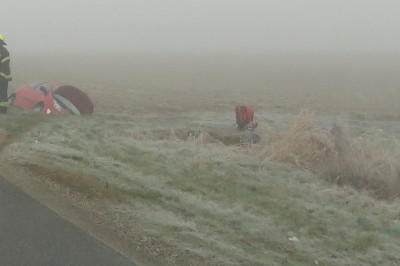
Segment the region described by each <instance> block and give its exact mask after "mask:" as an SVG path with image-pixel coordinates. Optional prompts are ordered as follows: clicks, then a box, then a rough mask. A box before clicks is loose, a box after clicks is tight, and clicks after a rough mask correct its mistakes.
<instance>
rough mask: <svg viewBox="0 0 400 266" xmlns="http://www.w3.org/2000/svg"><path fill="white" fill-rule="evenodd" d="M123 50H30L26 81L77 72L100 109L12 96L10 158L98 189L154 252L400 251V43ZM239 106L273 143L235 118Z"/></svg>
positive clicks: (217, 256) (324, 255)
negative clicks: (355, 47) (106, 54)
mask: <svg viewBox="0 0 400 266" xmlns="http://www.w3.org/2000/svg"><path fill="white" fill-rule="evenodd" d="M103 59H104V58H103ZM119 59H120V60H119V63H118V64H115V65H113V64H112V65H111V67H110V66H109V65H107V62H108V61H107V60H105V61H104V60H100V59H99V58H84V60H81V62H80V64H79V65H78V67H77V65H76V63H77V62H78V61H79V60H78V59H72V60H71V59H68V58H66V57H56V58H21V59H18V58H17V59H16V60H15V63H14V64H15V67H14V69H15V70H14V72H15V76H16V78H15V80H14V82H13V84H12V86H13V87H12V88H15V87H17V86H18V85H19V84H23V83H24V82H26V81H29V80H32V79H33V80H37V79H39V80H51V81H55V82H56V83H58V84H64V83H65V84H72V85H76V86H78V87H80V88H82V89H83V90H85V91H86V92H87V93H88V94H89V96H90V97H91V98H92V99H93V101H94V103H95V108H96V109H95V113H94V114H93V115H92V116H87V117H79V116H70V115H63V116H58V117H56V116H43V115H40V114H36V113H31V112H28V111H23V110H20V109H17V108H10V112H9V115H7V116H4V117H0V125H1V131H0V137H1V138H0V139H1V140H2V146H1V152H2V158H3V159H2V162H1V164H2V165H3V167H4V165H8V166H9V167H14V168H24V169H26V170H27V171H29V172H30V173H32V175H35V176H40V177H41V178H46V179H48V180H50V181H51V182H52V183H56V184H60V185H61V186H62V187H63V188H65V189H67V190H69V191H71V193H78V194H79V195H83V197H84V200H85V201H86V202H88V203H89V206H91V207H90V208H88V210H87V212H88V213H90V212H96V211H97V214H98V215H97V216H96V217H97V218H96V219H102V221H103V222H102V223H103V224H104V226H107V227H109V228H112V229H113V230H115V233H116V234H117V235H118V236H120V237H121V239H125V240H126V239H132V240H135V241H132V243H131V248H132V249H134V250H136V251H137V252H139V253H146V254H145V255H143V257H150V256H153V257H154V258H153V259H152V263H154V264H160V265H161V264H163V265H179V264H180V265H188V264H193V265H205V264H206V265H398V264H400V257H399V255H398V254H399V251H400V240H399V239H400V238H399V236H400V201H399V199H398V198H397V196H399V190H400V185H399V173H400V167H399V165H400V164H399V163H398V162H397V158H399V157H398V155H399V153H400V146H399V145H400V144H399V143H398V139H399V138H400V120H399V119H398V114H399V113H400V112H399V111H400V109H399V108H400V107H399V106H398V105H397V102H398V100H399V99H400V92H399V88H400V87H399V85H398V84H400V83H399V82H400V77H399V76H398V75H397V74H396V73H398V70H399V65H398V64H397V63H396V61H395V60H394V57H389V56H388V57H376V56H375V57H372V56H371V57H345V58H341V59H340V58H339V59H338V58H337V57H332V58H331V57H310V58H309V57H293V58H289V57H281V58H280V57H260V58H257V57H253V58H243V57H202V58H201V57H159V58H156V57H128V58H122V57H121V58H119ZM35 61H40V63H39V64H38V65H37V66H36V67H31V65H30V62H35ZM56 61H57V62H58V63H55V62H56ZM239 104H248V105H251V106H253V107H254V109H255V110H256V119H257V120H258V121H259V124H260V126H259V128H257V132H256V133H257V134H258V135H259V136H261V143H259V144H251V143H248V141H247V140H248V139H249V137H251V136H250V135H249V134H244V133H243V134H242V133H240V132H237V131H236V129H235V120H234V113H233V109H234V107H235V106H236V105H239ZM306 108H307V109H308V110H312V111H314V112H310V111H308V112H305V111H303V112H301V110H304V109H306ZM337 128H339V129H340V134H339V135H338V133H337V130H336V131H335V129H337ZM335 132H336V133H335ZM96 206H101V211H98V210H99V209H97V208H96ZM88 215H89V214H88ZM89 216H90V215H89ZM93 217H94V216H93ZM139 225H140V227H141V228H143V230H142V231H141V234H140V238H138V236H137V233H138V232H137V230H135V228H137V227H138V226H139ZM143 232H144V233H143ZM136 241H138V242H136ZM144 246H146V247H147V248H144ZM171 250H173V251H171ZM144 264H146V262H144ZM148 264H150V262H149V263H148Z"/></svg>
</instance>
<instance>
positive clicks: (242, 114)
mask: <svg viewBox="0 0 400 266" xmlns="http://www.w3.org/2000/svg"><path fill="white" fill-rule="evenodd" d="M235 113H236V124H237V127H238V129H239V130H250V131H254V129H255V128H256V127H257V126H258V122H257V121H255V120H253V118H254V111H253V108H251V107H249V106H237V107H236V108H235Z"/></svg>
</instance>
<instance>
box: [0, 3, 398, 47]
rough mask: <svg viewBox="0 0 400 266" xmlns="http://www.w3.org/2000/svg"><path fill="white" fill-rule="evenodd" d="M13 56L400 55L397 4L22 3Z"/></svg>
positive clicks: (0, 27) (2, 27) (14, 6)
mask: <svg viewBox="0 0 400 266" xmlns="http://www.w3.org/2000/svg"><path fill="white" fill-rule="evenodd" d="M1 9H2V10H1V16H0V33H2V34H3V35H4V36H5V38H6V41H7V43H8V47H9V49H10V50H12V52H13V53H14V54H15V53H17V54H51V53H91V54H114V53H118V54H124V53H130V54H204V53H207V54H221V53H228V54H229V53H233V54H271V53H274V54H276V53H278V54H279V53H284V54H287V53H290V54H308V53H398V52H400V34H399V33H400V16H399V14H400V1H398V0H380V1H377V0H301V1H299V0H291V1H289V0H276V1H271V0H168V1H167V0H114V1H94V0H68V1H51V0H36V1H32V0H16V1H7V3H4V4H3V6H2V8H1Z"/></svg>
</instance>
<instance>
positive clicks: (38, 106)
mask: <svg viewBox="0 0 400 266" xmlns="http://www.w3.org/2000/svg"><path fill="white" fill-rule="evenodd" d="M32 110H33V111H35V112H41V111H42V110H43V103H38V104H36V105H35V107H33V109H32Z"/></svg>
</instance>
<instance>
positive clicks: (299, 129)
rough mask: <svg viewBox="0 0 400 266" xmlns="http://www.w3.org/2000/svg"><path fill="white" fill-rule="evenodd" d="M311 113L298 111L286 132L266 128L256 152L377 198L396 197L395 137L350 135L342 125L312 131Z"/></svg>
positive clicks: (398, 151) (399, 188) (399, 189)
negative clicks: (353, 136)
mask: <svg viewBox="0 0 400 266" xmlns="http://www.w3.org/2000/svg"><path fill="white" fill-rule="evenodd" d="M313 115H314V114H313V113H312V112H309V111H302V112H301V113H300V115H299V116H298V118H297V120H296V121H295V122H294V124H293V126H292V128H291V130H290V131H288V132H283V131H276V130H275V131H270V132H268V134H267V135H266V136H265V137H264V138H263V141H262V145H261V146H260V147H259V148H258V150H257V152H258V155H259V156H261V157H262V158H264V159H268V160H271V161H275V162H281V163H289V164H292V165H295V166H296V167H299V168H301V169H303V170H306V171H310V172H312V173H315V174H318V175H320V176H321V177H323V178H325V179H327V180H329V181H331V182H333V183H335V184H338V185H346V184H348V185H352V186H353V187H355V188H357V189H360V190H370V191H373V192H374V193H375V194H376V195H377V196H378V197H381V198H393V197H399V196H400V161H398V160H397V158H399V156H400V145H399V142H398V141H397V139H372V138H371V137H368V136H366V135H362V136H358V137H355V138H352V137H351V136H350V134H349V133H348V132H346V129H345V127H343V126H338V125H334V126H333V127H332V129H331V130H329V131H328V130H316V129H315V128H314V126H313V124H312V122H311V118H312V116H313Z"/></svg>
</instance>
